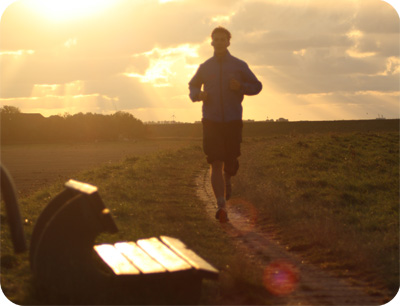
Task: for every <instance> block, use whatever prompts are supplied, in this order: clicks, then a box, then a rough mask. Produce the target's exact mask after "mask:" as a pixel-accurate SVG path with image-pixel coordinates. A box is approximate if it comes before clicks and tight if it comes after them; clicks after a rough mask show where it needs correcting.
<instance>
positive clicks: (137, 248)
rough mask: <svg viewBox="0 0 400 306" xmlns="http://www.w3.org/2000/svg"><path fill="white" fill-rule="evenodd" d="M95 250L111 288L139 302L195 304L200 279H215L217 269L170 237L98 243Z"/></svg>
mask: <svg viewBox="0 0 400 306" xmlns="http://www.w3.org/2000/svg"><path fill="white" fill-rule="evenodd" d="M94 250H95V251H96V253H97V254H98V256H99V257H100V258H101V260H102V261H103V262H104V263H105V264H106V265H107V266H108V267H109V269H110V270H111V273H112V275H113V276H114V281H115V284H116V285H114V286H113V287H118V288H119V289H121V291H122V295H126V293H125V292H126V291H130V292H131V294H130V299H132V298H133V299H134V300H135V302H139V303H141V304H144V303H150V304H165V303H167V304H169V303H173V304H195V303H197V302H198V301H199V299H200V295H201V286H202V280H203V278H208V279H217V278H218V273H219V272H218V270H217V269H215V268H214V267H213V266H212V265H210V264H209V263H208V262H207V261H205V260H204V259H203V258H201V257H200V256H199V255H197V254H196V253H195V252H193V251H192V250H190V249H189V248H187V246H186V245H185V244H184V243H183V242H181V241H180V240H179V239H176V238H172V237H167V236H161V237H160V238H155V237H153V238H148V239H141V240H138V241H137V242H136V243H135V242H132V241H130V242H117V243H115V244H101V245H95V246H94ZM133 288H135V289H136V293H135V294H134V296H132V289H133Z"/></svg>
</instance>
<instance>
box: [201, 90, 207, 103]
mask: <svg viewBox="0 0 400 306" xmlns="http://www.w3.org/2000/svg"><path fill="white" fill-rule="evenodd" d="M199 99H200V101H205V100H207V92H205V91H200V93H199Z"/></svg>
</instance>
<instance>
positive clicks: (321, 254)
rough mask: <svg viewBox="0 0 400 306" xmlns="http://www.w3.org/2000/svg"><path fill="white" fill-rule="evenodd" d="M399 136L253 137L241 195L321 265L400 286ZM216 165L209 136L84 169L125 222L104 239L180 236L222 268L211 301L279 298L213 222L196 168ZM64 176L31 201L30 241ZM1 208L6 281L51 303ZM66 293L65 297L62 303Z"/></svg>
mask: <svg viewBox="0 0 400 306" xmlns="http://www.w3.org/2000/svg"><path fill="white" fill-rule="evenodd" d="M398 141H399V134H398V132H379V133H377V132H365V133H361V132H357V133H322V134H308V135H295V134H291V135H280V136H269V137H247V138H245V139H244V143H243V149H242V151H243V156H242V157H241V159H240V160H241V168H240V170H239V175H238V177H237V178H235V179H234V181H233V187H234V197H241V198H245V199H246V200H247V201H248V202H250V203H252V204H253V206H254V207H255V208H256V210H257V212H258V214H257V225H258V226H260V227H262V228H270V227H271V225H273V226H274V228H275V229H276V230H277V231H278V235H279V237H280V238H281V239H282V241H283V242H284V243H286V244H287V246H288V248H290V249H291V250H293V251H295V252H299V253H301V254H302V255H303V256H305V257H306V258H308V259H309V260H310V261H312V262H314V263H317V264H319V265H320V266H321V267H325V268H327V269H331V270H334V271H336V273H340V274H342V275H347V276H350V277H352V278H353V279H354V280H355V281H356V280H357V279H360V280H366V281H368V283H369V289H370V292H371V293H374V292H384V291H386V292H387V294H388V296H389V297H390V296H393V294H394V293H395V292H397V289H398V288H399V281H398V277H399V275H398V271H399V270H398V263H399V250H398V247H399V222H398V221H399V218H398V200H399V146H398V143H399V142H398ZM206 167H207V164H206V163H205V159H204V156H203V153H202V150H201V147H200V146H199V145H190V146H188V147H187V148H184V149H181V150H178V151H175V152H169V151H165V152H162V153H157V154H154V155H150V156H144V157H137V156H130V157H128V158H126V159H125V160H124V161H123V162H119V163H113V164H109V165H106V166H103V167H100V168H97V169H93V170H89V171H85V172H82V173H80V174H78V175H77V176H76V177H75V178H76V179H79V180H82V181H85V182H88V183H91V184H94V185H97V186H98V187H99V192H100V194H101V196H102V198H103V200H104V202H105V204H106V206H107V207H108V208H110V210H111V212H112V215H113V217H114V219H115V222H116V223H117V225H118V227H119V233H118V234H115V235H101V236H100V237H99V238H98V242H99V243H100V242H114V241H121V240H137V239H140V238H146V237H151V236H159V235H170V236H173V237H177V238H179V239H181V240H182V241H184V242H185V243H186V244H188V246H189V247H190V248H192V249H193V250H195V251H196V252H197V253H199V254H200V255H201V256H202V257H204V258H205V259H207V260H208V261H210V262H211V263H212V264H214V265H215V266H216V267H217V268H218V269H220V270H221V278H220V281H218V282H213V281H210V282H206V283H205V284H204V292H203V296H202V300H201V303H203V304H219V303H221V304H235V303H241V304H268V303H270V301H271V297H270V295H268V293H266V292H265V290H263V288H262V285H261V284H260V283H259V279H260V271H258V270H256V269H254V270H252V267H249V266H248V265H246V264H245V263H243V261H242V260H241V254H236V253H235V251H234V250H235V245H234V244H233V243H232V241H231V239H230V237H228V236H227V235H226V233H224V232H223V231H222V230H221V228H220V227H219V226H216V223H215V221H213V220H210V219H209V217H208V216H207V214H206V212H205V211H204V209H203V206H202V205H203V204H202V203H201V201H200V200H199V199H198V198H197V197H196V188H197V186H196V185H195V178H196V176H197V175H198V174H199V171H200V170H202V169H203V170H204V169H205V168H206ZM62 189H63V187H62V182H55V184H54V185H52V186H48V187H46V188H44V189H42V190H40V191H38V192H36V193H34V194H32V195H30V196H28V197H25V198H23V199H21V200H20V202H21V203H20V204H21V210H22V215H23V219H24V221H25V227H24V228H25V231H26V236H27V239H28V241H29V238H30V234H31V232H32V229H33V226H34V222H35V220H36V218H37V217H38V215H39V214H40V212H41V210H42V209H43V208H44V207H45V205H46V204H47V203H48V202H49V200H50V199H51V198H53V197H54V196H55V195H56V194H57V193H59V192H60V191H62ZM6 221H7V216H6V215H5V210H4V207H3V206H2V210H1V286H2V290H3V292H4V293H5V295H6V296H7V297H8V298H9V299H10V300H11V301H13V302H14V303H16V304H42V303H51V301H49V300H48V299H47V298H46V297H43V296H40V294H38V292H36V291H35V290H34V288H33V286H32V279H31V272H30V268H29V262H28V255H27V254H22V255H14V253H13V250H12V246H11V243H10V237H9V231H8V228H7V227H6ZM58 302H59V303H63V302H64V303H65V301H62V300H61V301H58Z"/></svg>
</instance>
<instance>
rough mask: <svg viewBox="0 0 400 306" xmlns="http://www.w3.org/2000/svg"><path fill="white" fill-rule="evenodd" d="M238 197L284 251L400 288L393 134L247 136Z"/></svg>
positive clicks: (381, 286)
mask: <svg viewBox="0 0 400 306" xmlns="http://www.w3.org/2000/svg"><path fill="white" fill-rule="evenodd" d="M243 152H244V155H243V157H242V164H241V174H240V176H238V178H237V180H236V181H235V182H234V184H235V186H234V188H235V190H236V192H237V196H241V197H244V198H246V199H247V200H250V201H251V202H252V203H254V206H255V207H256V208H257V209H258V211H259V216H258V220H259V224H260V225H261V226H263V225H269V224H271V223H273V224H275V225H276V227H277V228H278V230H279V234H280V237H281V239H282V240H284V241H285V243H287V245H288V248H289V249H291V250H293V251H298V252H301V253H302V254H303V255H304V256H306V257H307V258H309V259H310V260H311V261H313V262H314V263H317V264H319V265H321V266H322V267H327V268H330V269H333V270H335V271H336V272H339V273H341V274H342V275H349V274H350V275H352V277H353V278H354V279H363V280H364V281H367V282H368V283H369V284H370V288H371V291H372V292H371V293H373V291H381V290H388V291H389V293H388V294H389V296H390V295H391V296H392V297H393V296H394V295H395V294H396V293H397V290H398V288H399V207H398V205H399V134H398V133H390V132H383V133H353V134H315V135H308V136H301V135H292V136H283V137H279V138H277V137H271V138H253V139H247V141H245V143H244V145H243Z"/></svg>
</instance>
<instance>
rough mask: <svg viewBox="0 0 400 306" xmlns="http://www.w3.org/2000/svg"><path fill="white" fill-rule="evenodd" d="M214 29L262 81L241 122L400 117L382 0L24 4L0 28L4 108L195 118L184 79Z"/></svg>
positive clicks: (392, 18)
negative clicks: (227, 35)
mask: <svg viewBox="0 0 400 306" xmlns="http://www.w3.org/2000/svg"><path fill="white" fill-rule="evenodd" d="M9 2H12V1H9ZM217 26H224V27H226V28H227V29H229V30H230V32H231V33H232V39H231V46H230V47H229V51H230V52H231V54H232V55H234V56H236V57H238V58H240V59H242V60H244V61H246V62H247V63H248V65H249V67H250V69H251V70H252V71H253V72H254V74H255V75H256V76H257V77H258V79H259V80H260V81H261V82H262V84H263V90H262V91H261V93H260V94H259V95H257V96H247V97H245V99H244V101H243V109H244V111H243V119H252V120H257V121H262V120H266V119H278V118H281V117H282V118H286V119H289V120H290V121H301V120H353V119H375V118H377V117H384V118H388V119H389V118H399V117H400V109H399V105H400V35H399V34H400V33H399V31H400V19H399V15H398V13H397V11H396V10H395V9H394V8H393V7H392V6H391V5H390V4H388V3H387V2H385V1H382V0H258V1H255V0H219V1H215V0H169V1H168V0H164V1H161V0H58V1H55V0H19V1H16V2H12V3H11V4H10V5H9V6H8V7H7V8H6V9H5V11H4V13H3V15H2V17H1V21H0V70H1V71H0V104H1V106H4V105H11V106H16V107H18V108H19V109H20V110H21V111H22V112H27V113H41V114H43V115H44V116H46V117H47V116H51V115H64V114H65V113H69V114H75V113H79V112H83V113H87V112H92V113H101V114H110V113H114V112H116V111H126V112H129V113H132V114H133V115H134V116H135V117H136V118H138V119H140V120H142V121H145V122H146V121H164V120H176V121H181V122H195V121H199V120H201V117H202V114H201V103H192V102H191V100H190V99H189V96H188V94H189V90H188V82H189V81H190V79H191V77H192V76H193V75H194V73H195V72H196V70H197V68H198V66H199V65H200V64H201V63H203V62H204V61H205V60H207V59H208V58H210V57H211V56H213V48H212V46H211V44H210V43H211V37H210V33H211V31H212V30H213V29H214V28H215V27H217Z"/></svg>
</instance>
